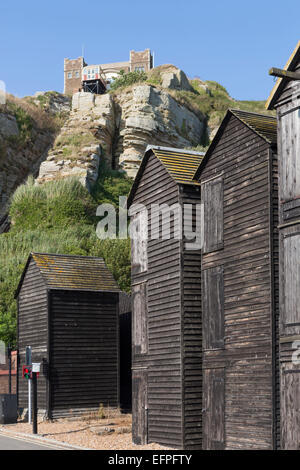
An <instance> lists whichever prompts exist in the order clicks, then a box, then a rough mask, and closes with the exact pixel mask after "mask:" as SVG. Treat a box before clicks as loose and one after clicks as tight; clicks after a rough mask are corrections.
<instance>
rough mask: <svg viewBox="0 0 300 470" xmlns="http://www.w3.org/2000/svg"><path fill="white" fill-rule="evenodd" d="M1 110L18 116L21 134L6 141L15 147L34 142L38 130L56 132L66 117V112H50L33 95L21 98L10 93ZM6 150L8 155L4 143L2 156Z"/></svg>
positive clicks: (1, 150)
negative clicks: (34, 99) (38, 103)
mask: <svg viewBox="0 0 300 470" xmlns="http://www.w3.org/2000/svg"><path fill="white" fill-rule="evenodd" d="M0 112H1V113H6V114H8V115H11V116H14V117H15V118H16V121H17V124H18V128H19V131H20V134H19V135H18V136H11V137H8V138H6V139H5V142H4V144H5V143H7V144H9V145H10V146H11V147H13V148H15V149H21V148H23V147H24V146H25V145H27V144H31V143H33V139H34V135H35V131H36V130H44V131H49V132H53V133H56V132H57V131H58V130H59V129H60V128H61V126H62V124H63V122H64V120H65V118H66V115H65V114H64V113H57V114H50V113H48V112H47V110H46V109H44V108H43V107H40V106H37V105H36V104H35V103H34V101H33V99H32V98H31V97H29V98H23V99H20V98H16V97H15V96H13V95H8V96H7V101H6V104H4V105H0ZM4 151H5V155H6V147H5V146H4V145H3V143H2V145H1V149H0V158H1V153H3V152H4Z"/></svg>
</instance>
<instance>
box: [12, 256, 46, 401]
mask: <svg viewBox="0 0 300 470" xmlns="http://www.w3.org/2000/svg"><path fill="white" fill-rule="evenodd" d="M18 306H19V307H18V309H19V314H18V354H19V360H18V407H20V408H28V381H27V380H26V379H23V378H22V366H23V365H26V364H25V350H26V346H31V347H32V360H33V362H46V363H47V361H48V307H47V289H46V286H45V284H44V281H43V279H42V277H41V275H40V272H39V270H38V268H37V267H36V265H35V263H34V261H33V260H32V261H31V262H30V265H29V266H28V269H27V275H26V277H25V279H24V282H23V285H22V288H21V290H20V293H19V299H18ZM47 393H48V392H47V367H45V368H44V367H43V368H42V372H41V374H40V376H39V378H38V406H39V409H41V410H46V409H47Z"/></svg>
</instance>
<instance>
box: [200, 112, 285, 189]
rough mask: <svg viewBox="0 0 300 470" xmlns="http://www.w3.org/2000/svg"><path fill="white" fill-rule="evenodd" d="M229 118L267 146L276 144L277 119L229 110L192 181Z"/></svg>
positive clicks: (203, 164)
mask: <svg viewBox="0 0 300 470" xmlns="http://www.w3.org/2000/svg"><path fill="white" fill-rule="evenodd" d="M231 116H235V117H236V118H237V119H239V120H240V121H241V122H242V123H243V124H245V125H246V126H247V127H249V129H251V130H252V131H253V132H255V133H256V134H257V135H258V136H259V137H261V138H262V139H264V140H265V141H266V142H267V143H268V144H270V145H274V144H277V119H276V117H275V116H268V115H266V114H258V113H252V112H249V111H242V110H240V109H229V110H228V111H227V113H226V115H225V117H224V119H223V121H222V123H221V125H220V127H219V129H218V131H217V133H216V135H215V137H214V139H213V140H212V142H211V144H210V146H209V147H208V150H207V152H206V154H205V157H204V158H203V160H202V161H201V163H200V165H199V167H198V168H197V170H196V172H195V175H194V179H196V180H198V178H199V176H200V173H201V171H202V169H203V168H204V166H205V164H206V162H207V160H208V158H209V156H210V154H211V153H212V151H213V150H214V148H215V146H216V144H217V142H218V141H219V138H220V136H221V134H222V132H223V130H224V128H225V126H226V124H227V122H228V120H229V118H230V117H231Z"/></svg>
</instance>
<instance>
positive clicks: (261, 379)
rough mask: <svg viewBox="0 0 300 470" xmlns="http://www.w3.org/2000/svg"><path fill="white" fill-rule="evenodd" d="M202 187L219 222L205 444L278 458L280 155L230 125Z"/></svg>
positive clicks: (207, 271) (206, 301)
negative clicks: (258, 451) (263, 451)
mask: <svg viewBox="0 0 300 470" xmlns="http://www.w3.org/2000/svg"><path fill="white" fill-rule="evenodd" d="M201 182H202V198H203V199H205V197H207V201H208V205H209V204H210V207H209V209H208V212H210V213H211V214H213V215H214V218H213V220H212V224H207V225H206V229H205V234H204V236H205V238H206V240H207V241H206V240H204V248H203V255H202V300H203V302H202V305H203V343H204V347H203V367H204V385H203V390H204V395H203V397H204V403H203V410H204V414H203V420H204V424H203V433H204V437H203V445H204V448H210V449H222V448H225V449H272V448H274V446H275V445H276V444H275V442H276V438H277V441H278V435H276V430H278V427H279V422H278V419H279V417H278V410H279V407H278V378H279V375H278V346H276V342H275V337H276V336H277V339H278V327H277V325H278V323H277V322H278V284H276V283H278V234H277V223H278V209H277V205H278V203H277V162H276V155H274V154H273V153H272V151H271V148H270V145H269V144H268V143H267V142H266V141H265V140H263V139H262V138H261V137H259V136H258V135H257V134H256V133H255V132H253V130H251V129H249V127H247V126H246V125H244V124H243V123H241V121H240V120H239V119H237V118H236V117H235V116H231V117H230V119H229V120H228V123H227V125H226V126H225V128H224V131H223V133H222V135H221V137H220V139H219V141H218V142H217V144H216V145H215V148H214V150H213V151H212V154H211V155H210V157H209V159H208V161H207V164H206V166H205V167H204V169H203V171H202V173H201ZM208 196H209V197H208ZM222 200H223V204H222V203H221V204H220V201H222ZM207 207H208V206H207ZM222 207H223V211H222V210H220V208H222ZM275 286H276V287H275ZM277 344H278V343H277ZM213 403H219V405H220V408H218V407H217V406H214V405H213ZM276 403H277V405H276Z"/></svg>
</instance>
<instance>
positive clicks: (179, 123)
mask: <svg viewBox="0 0 300 470" xmlns="http://www.w3.org/2000/svg"><path fill="white" fill-rule="evenodd" d="M116 101H117V103H118V105H119V110H118V122H117V124H118V126H117V127H118V128H119V138H118V143H117V148H116V156H117V158H118V160H119V164H120V167H121V168H123V169H124V170H125V171H126V173H127V174H128V175H129V176H132V177H134V176H135V174H136V172H137V170H138V167H139V164H140V161H141V159H142V157H143V154H144V152H145V149H146V147H147V145H148V144H152V145H162V146H167V147H177V148H184V147H191V146H196V145H197V144H199V143H200V141H201V137H202V134H203V132H204V124H203V121H202V120H200V119H199V117H198V116H196V115H195V114H194V113H192V112H191V111H189V110H188V109H187V108H185V107H184V106H182V105H180V104H179V103H178V102H177V101H175V99H174V98H172V97H171V96H170V95H169V94H168V92H166V91H163V90H159V89H157V88H154V87H152V86H149V85H139V86H136V87H133V88H131V89H130V90H129V91H128V92H127V93H126V94H124V93H120V94H119V95H117V97H116Z"/></svg>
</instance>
